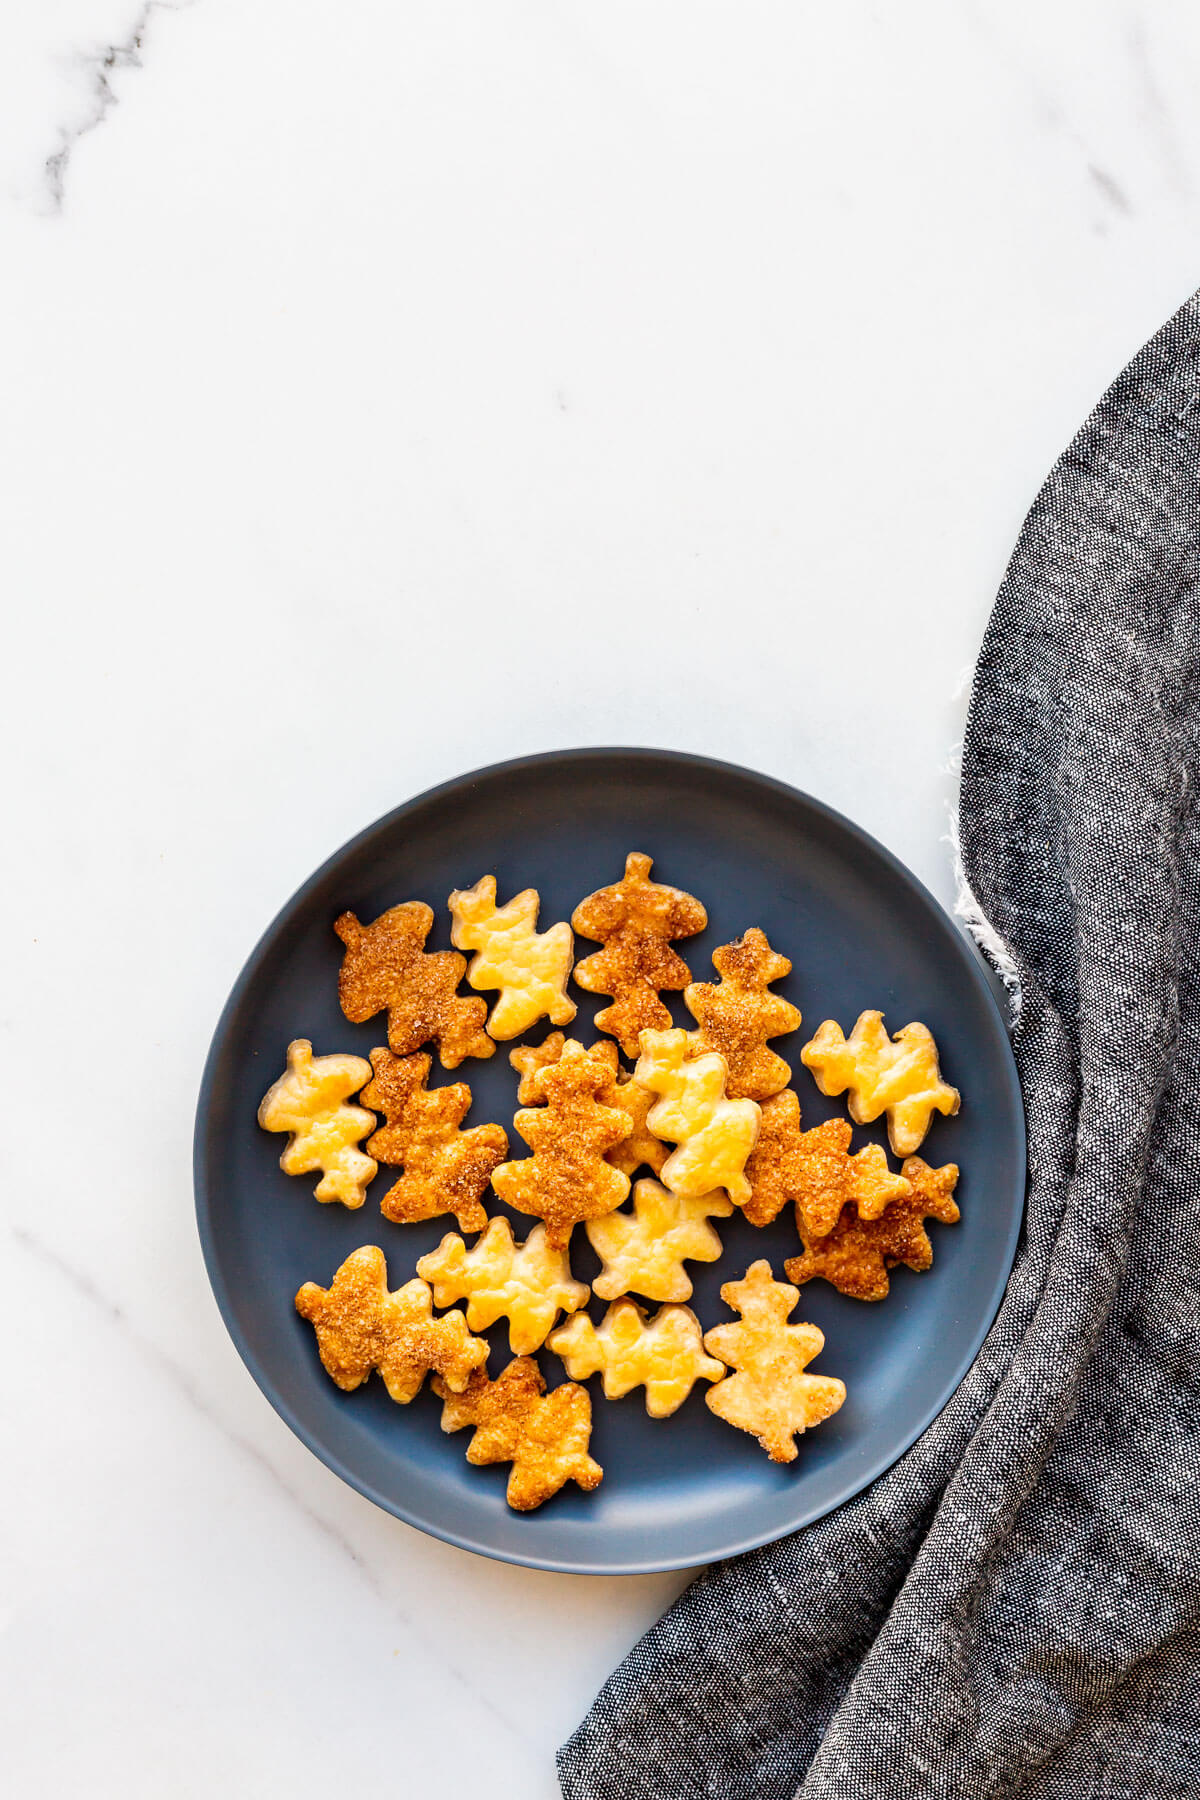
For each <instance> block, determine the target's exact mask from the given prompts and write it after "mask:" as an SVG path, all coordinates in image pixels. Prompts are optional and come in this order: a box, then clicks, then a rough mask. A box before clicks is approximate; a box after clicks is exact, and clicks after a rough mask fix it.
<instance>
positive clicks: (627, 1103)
mask: <svg viewBox="0 0 1200 1800" xmlns="http://www.w3.org/2000/svg"><path fill="white" fill-rule="evenodd" d="M565 1042H566V1039H565V1038H564V1037H563V1034H562V1032H561V1031H552V1032H551V1033H550V1035H549V1037H547V1038H546V1039H545V1041H544V1042H543V1043H540V1044H522V1045H521V1046H520V1047H519V1048H518V1049H516V1050H510V1051H509V1053H508V1060H509V1062H510V1063H511V1064H512V1066H513V1068H514V1069H515V1070H516V1071H517V1073H518V1074H519V1075H520V1077H521V1081H520V1085H519V1087H518V1088H517V1099H518V1100H519V1101H520V1102H521V1105H522V1106H531V1105H532V1104H533V1088H532V1080H533V1077H534V1076H535V1075H536V1074H537V1072H538V1070H539V1069H548V1068H549V1067H550V1065H551V1064H552V1063H556V1062H557V1061H558V1059H559V1057H560V1056H561V1055H562V1051H563V1045H564V1044H565ZM591 1054H592V1055H594V1056H605V1057H607V1058H608V1061H609V1064H610V1066H611V1068H612V1072H613V1080H612V1086H611V1087H610V1088H609V1089H608V1090H607V1092H605V1093H603V1094H601V1095H600V1096H599V1099H600V1102H601V1104H602V1105H603V1106H615V1107H618V1108H619V1109H620V1110H621V1111H622V1112H627V1113H628V1114H629V1118H630V1132H629V1136H628V1137H627V1138H625V1139H623V1140H622V1142H621V1143H619V1144H617V1145H616V1146H615V1148H613V1149H612V1150H610V1151H609V1152H608V1158H607V1160H608V1161H609V1162H610V1163H611V1164H612V1165H613V1168H614V1169H620V1171H621V1173H622V1174H623V1175H635V1174H636V1173H637V1171H638V1170H639V1169H641V1168H648V1169H653V1170H654V1173H655V1174H656V1175H657V1174H658V1173H659V1171H660V1170H661V1169H662V1166H663V1164H664V1163H665V1162H666V1160H667V1147H666V1145H665V1144H664V1143H663V1142H662V1140H661V1139H660V1138H656V1137H655V1136H654V1133H653V1132H652V1131H651V1130H650V1128H649V1126H648V1125H647V1124H646V1115H647V1113H648V1112H649V1111H650V1108H651V1107H652V1106H653V1104H654V1095H653V1094H652V1093H651V1092H650V1090H649V1089H648V1088H644V1087H643V1086H642V1085H641V1083H640V1082H638V1081H635V1080H634V1078H633V1076H632V1075H623V1074H622V1073H621V1065H620V1057H619V1056H618V1054H617V1046H616V1045H615V1044H614V1043H612V1042H610V1040H609V1039H607V1038H606V1039H605V1040H604V1042H603V1043H601V1044H593V1045H592V1046H591Z"/></svg>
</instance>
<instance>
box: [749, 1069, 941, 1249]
mask: <svg viewBox="0 0 1200 1800" xmlns="http://www.w3.org/2000/svg"><path fill="white" fill-rule="evenodd" d="M850 1137H851V1131H850V1127H849V1125H848V1124H847V1123H846V1121H845V1119H828V1120H826V1121H825V1123H824V1124H821V1125H814V1126H813V1128H812V1130H811V1131H801V1129H800V1102H799V1100H798V1099H797V1098H796V1095H795V1094H794V1093H793V1092H792V1090H791V1088H788V1089H786V1090H785V1092H783V1093H782V1094H775V1095H773V1096H772V1097H771V1099H770V1100H764V1102H763V1108H762V1126H761V1129H760V1131H759V1134H758V1142H757V1144H756V1145H755V1146H754V1149H753V1150H752V1151H751V1153H750V1157H749V1160H748V1161H747V1163H746V1179H747V1181H748V1182H749V1183H750V1194H749V1197H748V1198H747V1199H746V1200H744V1201H743V1202H742V1211H743V1212H744V1213H745V1215H746V1217H747V1218H748V1219H749V1220H750V1223H751V1224H752V1225H769V1224H770V1222H771V1220H772V1219H774V1218H776V1217H777V1215H778V1214H779V1213H780V1212H782V1211H783V1208H784V1207H785V1206H787V1205H789V1204H790V1205H794V1206H795V1207H796V1208H797V1217H801V1216H803V1218H804V1220H805V1221H806V1226H807V1229H808V1230H809V1231H811V1232H812V1233H814V1234H815V1235H817V1236H819V1235H820V1234H821V1233H822V1232H826V1231H832V1229H833V1227H834V1224H835V1223H836V1221H837V1217H838V1214H839V1213H840V1212H841V1210H842V1207H843V1206H845V1204H846V1203H847V1201H849V1200H853V1201H854V1202H855V1203H856V1204H857V1206H858V1209H859V1212H860V1213H861V1215H862V1217H863V1218H865V1219H874V1218H878V1217H879V1214H880V1213H881V1212H882V1211H883V1209H884V1207H885V1206H889V1205H890V1204H891V1202H892V1201H893V1200H900V1199H903V1198H905V1196H906V1195H907V1194H908V1193H909V1191H910V1190H909V1184H908V1182H907V1181H906V1180H905V1179H904V1177H903V1175H896V1174H893V1172H892V1170H891V1169H890V1168H889V1167H888V1160H887V1154H886V1152H885V1151H884V1150H883V1149H882V1148H881V1147H880V1145H878V1144H868V1145H867V1146H866V1147H865V1148H864V1149H862V1150H859V1151H858V1152H857V1154H856V1155H854V1156H851V1155H850V1154H849V1150H850Z"/></svg>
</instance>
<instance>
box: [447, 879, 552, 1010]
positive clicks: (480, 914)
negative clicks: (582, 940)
mask: <svg viewBox="0 0 1200 1800" xmlns="http://www.w3.org/2000/svg"><path fill="white" fill-rule="evenodd" d="M540 905H541V897H540V895H539V894H538V891H537V889H536V888H525V889H524V891H523V892H522V893H520V894H517V895H515V896H514V897H513V899H511V900H510V901H508V902H507V904H506V905H504V906H497V905H496V877H495V876H494V875H483V876H481V877H480V879H479V880H478V881H477V882H476V883H475V886H474V887H473V888H460V889H456V890H455V891H454V893H452V894H451V896H450V912H451V916H452V917H453V919H454V926H453V929H452V931H451V933H450V938H451V942H452V943H453V944H454V946H455V948H456V949H458V950H474V951H475V953H476V954H475V955H474V956H473V957H472V959H471V961H470V963H469V964H468V966H467V981H468V982H469V983H470V985H471V987H473V988H482V989H488V988H499V990H500V998H499V999H498V1000H497V1001H496V1004H495V1006H494V1007H493V1008H492V1012H491V1017H490V1018H489V1019H488V1023H487V1028H488V1031H489V1033H490V1034H491V1036H492V1037H494V1038H514V1037H517V1036H519V1035H520V1033H521V1032H522V1031H527V1030H528V1029H529V1027H530V1026H531V1025H532V1024H533V1023H534V1022H535V1020H537V1019H541V1018H548V1019H549V1020H550V1023H551V1024H552V1025H568V1024H570V1022H571V1020H572V1019H573V1018H574V1017H575V1010H576V1009H575V1002H574V1001H573V1000H569V999H568V998H567V977H568V975H569V974H570V973H571V964H572V962H573V961H574V958H575V939H574V938H573V936H572V935H571V927H570V926H569V925H568V924H567V923H566V921H565V920H564V921H563V922H562V923H561V924H559V925H552V926H551V927H550V929H549V930H548V931H538V930H537V928H536V927H537V916H538V908H539V906H540Z"/></svg>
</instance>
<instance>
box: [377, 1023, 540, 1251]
mask: <svg viewBox="0 0 1200 1800" xmlns="http://www.w3.org/2000/svg"><path fill="white" fill-rule="evenodd" d="M371 1067H372V1068H373V1070H374V1076H373V1079H372V1080H371V1082H370V1083H369V1084H368V1086H367V1087H365V1088H364V1089H363V1099H364V1100H366V1101H367V1102H368V1103H369V1104H370V1105H371V1106H373V1107H375V1108H376V1109H377V1110H378V1111H379V1112H381V1113H382V1114H383V1116H384V1118H385V1120H386V1121H387V1123H386V1124H384V1125H382V1126H381V1127H380V1128H379V1130H378V1131H377V1132H376V1133H375V1135H374V1136H373V1137H372V1138H370V1139H369V1140H368V1148H369V1149H370V1150H371V1152H372V1154H373V1155H374V1156H376V1157H377V1158H378V1159H379V1161H380V1162H381V1163H393V1164H395V1165H397V1166H398V1167H401V1168H403V1170H404V1173H403V1175H401V1177H400V1179H399V1181H397V1182H396V1183H395V1184H394V1186H392V1187H390V1188H389V1189H388V1191H387V1193H386V1194H385V1195H384V1196H383V1199H382V1201H381V1202H380V1206H381V1209H382V1211H383V1216H384V1218H385V1219H390V1220H391V1221H392V1223H393V1224H395V1225H411V1224H415V1223H416V1222H417V1221H418V1220H420V1219H435V1218H437V1217H438V1216H439V1215H440V1214H442V1213H453V1214H454V1216H455V1217H456V1218H457V1220H458V1222H459V1224H460V1225H461V1227H462V1229H463V1230H464V1231H481V1230H482V1229H483V1227H484V1226H485V1225H486V1224H487V1213H486V1212H485V1210H484V1207H483V1196H484V1194H485V1193H486V1192H487V1190H488V1187H489V1185H490V1183H491V1179H492V1171H493V1169H495V1168H496V1166H497V1164H499V1163H502V1162H503V1161H504V1158H505V1157H506V1156H507V1155H508V1133H507V1132H506V1131H505V1130H504V1128H503V1126H501V1125H473V1126H472V1127H471V1128H470V1129H469V1130H468V1131H460V1130H459V1127H460V1125H461V1124H462V1121H463V1120H464V1119H465V1118H466V1116H467V1111H468V1109H469V1107H470V1105H471V1090H470V1088H469V1087H468V1086H467V1084H466V1082H465V1081H455V1082H451V1083H450V1085H449V1086H448V1087H439V1088H430V1087H426V1085H425V1083H426V1081H427V1079H428V1077H429V1057H428V1056H426V1055H416V1056H393V1055H392V1052H391V1051H390V1050H384V1049H379V1050H372V1052H371Z"/></svg>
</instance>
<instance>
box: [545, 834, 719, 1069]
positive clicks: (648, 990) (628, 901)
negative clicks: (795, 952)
mask: <svg viewBox="0 0 1200 1800" xmlns="http://www.w3.org/2000/svg"><path fill="white" fill-rule="evenodd" d="M652 867H653V863H652V860H651V858H650V857H648V856H643V855H642V854H641V853H640V852H638V851H633V852H631V854H630V855H629V856H628V857H626V859H625V874H624V876H623V878H622V879H621V880H620V881H618V882H616V883H615V885H614V886H612V887H606V888H598V889H597V890H596V892H595V893H594V894H589V895H588V897H587V899H586V900H581V901H580V903H579V905H578V906H577V907H576V908H575V911H574V913H573V914H572V915H571V924H572V925H573V926H574V928H575V930H576V931H577V932H578V933H579V935H580V937H585V938H591V939H592V940H593V941H594V942H596V943H600V944H603V946H604V948H603V949H602V950H597V951H595V952H594V954H593V955H591V956H585V957H584V959H583V961H582V962H581V963H577V964H576V965H575V979H576V981H577V982H578V983H579V985H580V987H581V988H586V990H587V992H588V993H589V994H608V995H611V997H612V1002H613V1003H612V1005H611V1006H606V1007H604V1008H603V1009H602V1011H600V1012H598V1013H597V1014H596V1028H597V1030H598V1031H607V1032H608V1033H609V1035H610V1036H611V1037H615V1038H616V1039H617V1041H618V1042H619V1043H620V1045H621V1048H622V1049H623V1050H624V1052H625V1054H626V1056H636V1055H637V1053H638V1037H639V1035H640V1033H641V1032H643V1031H646V1030H648V1029H655V1030H659V1031H664V1030H666V1028H667V1027H668V1026H669V1025H670V1023H671V1014H670V1011H669V1010H668V1008H667V1007H666V1006H665V1005H664V1004H663V1002H662V1001H661V1000H660V999H659V994H660V993H662V992H664V991H665V992H670V993H678V992H680V991H681V990H682V989H683V988H685V987H686V986H687V984H688V982H689V981H690V980H691V979H692V974H691V970H690V969H689V968H688V966H687V964H686V963H685V962H684V960H683V958H682V957H681V956H677V955H676V953H675V951H674V950H672V948H671V943H672V940H673V939H675V938H684V937H693V936H694V935H695V933H696V932H697V931H703V930H704V927H705V926H706V925H707V923H708V914H707V913H706V912H705V910H704V908H703V906H701V904H700V902H699V900H696V899H694V898H693V897H692V895H691V894H685V893H684V892H683V890H682V888H673V887H666V886H664V885H662V884H661V883H660V882H657V881H651V879H650V870H651V868H652Z"/></svg>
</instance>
